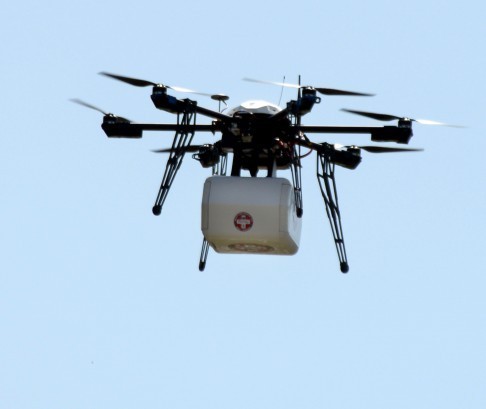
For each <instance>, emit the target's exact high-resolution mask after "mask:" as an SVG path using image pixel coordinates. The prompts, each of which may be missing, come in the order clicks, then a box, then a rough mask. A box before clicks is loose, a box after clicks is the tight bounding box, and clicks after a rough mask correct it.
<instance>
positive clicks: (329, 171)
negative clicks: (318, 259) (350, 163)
mask: <svg viewBox="0 0 486 409" xmlns="http://www.w3.org/2000/svg"><path fill="white" fill-rule="evenodd" d="M329 159H330V158H328V156H327V155H326V154H318V155H317V180H318V181H319V187H320V188H321V193H322V197H323V198H324V203H325V204H326V212H327V217H328V219H329V222H330V224H331V230H332V235H333V237H334V243H335V245H336V251H337V255H338V258H339V263H340V267H341V272H342V273H347V272H348V271H349V265H348V259H347V256H346V247H345V246H344V237H343V228H342V224H341V213H340V211H339V203H338V196H337V190H336V179H335V177H334V168H335V164H334V163H332V162H331V161H330V160H329Z"/></svg>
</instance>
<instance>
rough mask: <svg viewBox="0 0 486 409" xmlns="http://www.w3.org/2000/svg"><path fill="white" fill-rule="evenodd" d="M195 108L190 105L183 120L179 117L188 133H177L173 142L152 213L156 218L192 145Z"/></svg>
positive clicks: (180, 123)
mask: <svg viewBox="0 0 486 409" xmlns="http://www.w3.org/2000/svg"><path fill="white" fill-rule="evenodd" d="M193 109H194V107H192V105H191V104H190V103H188V106H187V110H186V111H185V112H184V113H183V114H182V119H181V120H179V115H178V116H177V123H178V125H185V126H187V127H188V129H189V130H188V131H183V132H176V134H175V136H174V140H173V142H172V148H171V150H170V153H169V159H167V165H166V167H165V172H164V176H163V178H162V183H161V184H160V188H159V192H158V193H157V198H156V199H155V204H154V206H153V208H152V213H153V214H154V215H155V216H159V215H160V213H161V212H162V206H163V205H164V202H165V199H166V198H167V194H168V193H169V189H170V187H171V185H172V182H173V181H174V178H175V176H176V174H177V171H178V170H179V168H180V167H181V164H182V159H184V155H185V153H186V148H187V147H188V146H189V145H190V144H191V142H192V138H193V137H194V131H192V130H190V128H189V126H190V125H191V124H193V125H195V123H196V114H195V113H194V111H193Z"/></svg>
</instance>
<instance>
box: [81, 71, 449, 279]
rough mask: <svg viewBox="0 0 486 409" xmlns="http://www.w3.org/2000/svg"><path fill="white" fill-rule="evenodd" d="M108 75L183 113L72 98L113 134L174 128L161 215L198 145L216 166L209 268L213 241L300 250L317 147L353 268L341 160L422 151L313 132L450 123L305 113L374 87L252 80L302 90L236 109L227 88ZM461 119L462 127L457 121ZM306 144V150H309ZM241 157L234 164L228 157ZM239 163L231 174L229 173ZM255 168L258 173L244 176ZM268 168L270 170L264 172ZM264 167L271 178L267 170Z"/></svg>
mask: <svg viewBox="0 0 486 409" xmlns="http://www.w3.org/2000/svg"><path fill="white" fill-rule="evenodd" d="M100 74H101V75H103V76H106V77H109V78H112V79H115V80H118V81H121V82H124V83H127V84H130V85H133V86H136V87H152V94H151V99H152V102H153V104H154V105H155V107H156V108H157V109H159V110H162V111H165V112H169V113H171V114H174V115H175V116H176V121H175V122H174V123H171V124H167V123H165V124H161V123H136V122H132V121H130V120H128V119H126V118H123V117H121V116H117V115H114V114H112V113H107V112H105V111H103V110H101V109H100V108H98V107H96V106H94V105H91V104H89V103H86V102H84V101H82V100H79V99H74V100H72V101H73V102H76V103H78V104H81V105H84V106H85V107H88V108H91V109H94V110H97V111H99V112H101V113H102V114H103V115H104V116H103V122H102V125H101V127H102V129H103V131H104V132H105V133H106V135H107V136H108V137H109V138H129V139H136V138H141V137H142V135H143V133H144V132H146V131H159V132H174V137H173V140H172V145H171V146H170V148H166V149H160V150H156V151H154V152H157V153H165V154H168V159H167V163H166V167H165V171H164V174H163V177H162V182H161V184H160V187H159V190H158V192H157V196H156V199H155V203H154V205H153V207H152V212H153V214H154V215H156V216H158V215H160V214H161V212H162V207H163V205H164V203H165V201H166V199H167V195H168V193H169V191H170V188H171V186H172V184H173V182H174V179H175V176H176V174H177V172H178V170H179V168H180V167H181V164H182V161H183V159H184V157H185V155H186V153H191V154H192V158H193V159H195V160H197V161H198V162H199V163H200V164H201V166H202V167H203V168H206V169H211V170H212V174H211V176H210V177H209V178H208V179H207V180H206V182H205V184H204V191H203V200H202V210H201V213H202V216H201V220H202V221H201V230H202V232H203V236H204V237H203V244H202V249H201V254H200V259H199V270H200V271H203V270H204V268H205V266H206V261H207V257H208V251H209V248H210V247H212V248H213V249H214V250H215V251H216V252H218V253H232V254H277V255H292V254H295V253H296V252H297V250H298V248H299V241H300V233H301V220H302V217H303V198H302V177H301V169H302V161H303V160H304V158H305V157H307V156H308V155H309V154H310V153H312V152H315V153H316V156H317V170H316V175H317V180H318V184H319V187H320V191H321V194H322V197H323V199H324V204H325V208H326V214H327V218H328V219H329V223H330V226H331V231H332V236H333V240H334V244H335V247H336V252H337V256H338V259H339V266H340V270H341V272H343V273H347V272H348V271H349V264H348V258H347V254H346V247H345V242H344V236H343V227H342V222H341V212H340V208H339V202H338V195H337V189H336V177H335V167H336V166H339V167H344V168H347V169H356V168H357V167H358V165H359V164H360V162H361V152H362V151H366V152H370V153H393V152H417V151H421V150H422V149H412V148H405V147H390V146H380V145H360V146H357V145H349V146H342V145H338V144H331V143H327V142H315V141H312V140H311V139H310V138H309V135H311V134H368V135H370V136H371V141H373V142H394V143H398V144H408V143H409V141H410V139H411V137H412V136H413V132H412V124H413V123H414V122H417V123H420V124H425V125H446V126H448V124H444V123H441V122H435V121H430V120H420V119H413V118H408V117H401V116H395V115H388V114H380V113H373V112H366V111H358V110H351V109H343V111H345V112H347V113H350V114H355V115H360V116H364V117H368V118H372V119H375V120H379V121H397V124H396V125H387V126H308V125H303V124H302V118H303V117H304V116H305V115H307V114H308V113H310V112H311V111H312V109H313V107H314V105H316V104H319V103H320V102H321V96H325V97H327V96H335V95H338V96H356V97H370V96H373V94H368V93H361V92H353V91H345V90H340V89H334V88H322V87H314V86H307V85H301V80H300V77H299V81H298V84H289V83H286V82H273V81H262V80H255V79H249V78H245V79H244V80H246V81H252V82H257V83H264V84H271V85H277V86H280V87H289V88H294V89H296V91H297V96H296V98H295V99H292V100H290V101H289V102H287V104H286V106H285V107H284V108H281V107H280V106H277V105H275V104H272V103H270V102H267V101H260V100H254V101H246V102H243V103H241V104H240V105H238V106H236V107H234V108H231V109H229V110H227V111H226V108H224V109H221V107H222V105H223V106H224V107H226V106H227V102H226V101H228V99H229V97H228V96H227V95H225V94H203V93H199V92H196V91H193V90H190V89H187V88H182V87H176V86H169V85H164V84H161V83H155V82H151V81H146V80H142V79H137V78H132V77H126V76H121V75H115V74H111V73H107V72H101V73H100ZM169 91H176V92H183V93H192V94H196V95H204V96H208V97H210V98H211V99H212V100H214V101H216V102H218V104H219V106H218V110H212V109H208V108H205V107H202V106H200V105H199V104H198V102H197V101H196V100H193V99H189V98H183V99H182V98H176V97H174V96H173V95H170V94H169ZM198 116H203V117H206V118H209V119H210V120H211V123H209V124H199V123H197V122H196V119H197V117H198ZM450 126H453V125H450ZM196 133H209V134H212V135H216V134H217V135H218V136H220V139H218V140H216V141H214V142H212V143H205V144H199V145H194V144H192V141H193V138H194V135H195V134H196ZM303 150H304V151H305V152H303ZM229 157H232V161H231V168H230V169H228V168H229V166H228V158H229ZM228 170H229V174H227V173H228V172H227V171H228ZM283 170H290V173H291V175H292V178H291V181H289V180H287V179H286V178H282V177H277V172H278V171H283ZM242 171H247V172H248V173H249V176H243V175H242ZM259 172H261V173H260V176H258V174H259ZM262 173H264V176H261V175H262Z"/></svg>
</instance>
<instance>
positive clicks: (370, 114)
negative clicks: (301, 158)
mask: <svg viewBox="0 0 486 409" xmlns="http://www.w3.org/2000/svg"><path fill="white" fill-rule="evenodd" d="M341 111H344V112H348V113H350V114H355V115H361V116H366V117H368V118H372V119H376V120H378V121H393V120H398V121H400V120H409V121H412V122H417V123H419V124H422V125H437V126H449V127H453V128H463V126H461V125H451V124H446V123H443V122H437V121H431V120H429V119H413V118H407V117H400V116H396V115H389V114H379V113H376V112H366V111H356V110H354V109H346V108H343V109H341Z"/></svg>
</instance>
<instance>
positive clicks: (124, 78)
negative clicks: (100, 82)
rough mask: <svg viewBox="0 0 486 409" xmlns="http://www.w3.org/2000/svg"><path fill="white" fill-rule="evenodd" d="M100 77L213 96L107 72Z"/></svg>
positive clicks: (136, 85) (208, 95)
mask: <svg viewBox="0 0 486 409" xmlns="http://www.w3.org/2000/svg"><path fill="white" fill-rule="evenodd" d="M100 75H104V76H105V77H109V78H113V79H115V80H118V81H122V82H125V83H127V84H130V85H133V86H135V87H150V86H152V87H162V88H169V89H171V90H174V91H178V92H188V93H191V94H197V95H204V96H207V97H212V96H213V94H205V93H203V92H197V91H194V90H192V89H188V88H182V87H176V86H173V85H165V84H158V83H155V82H152V81H146V80H141V79H138V78H132V77H125V76H123V75H117V74H111V73H109V72H100Z"/></svg>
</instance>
